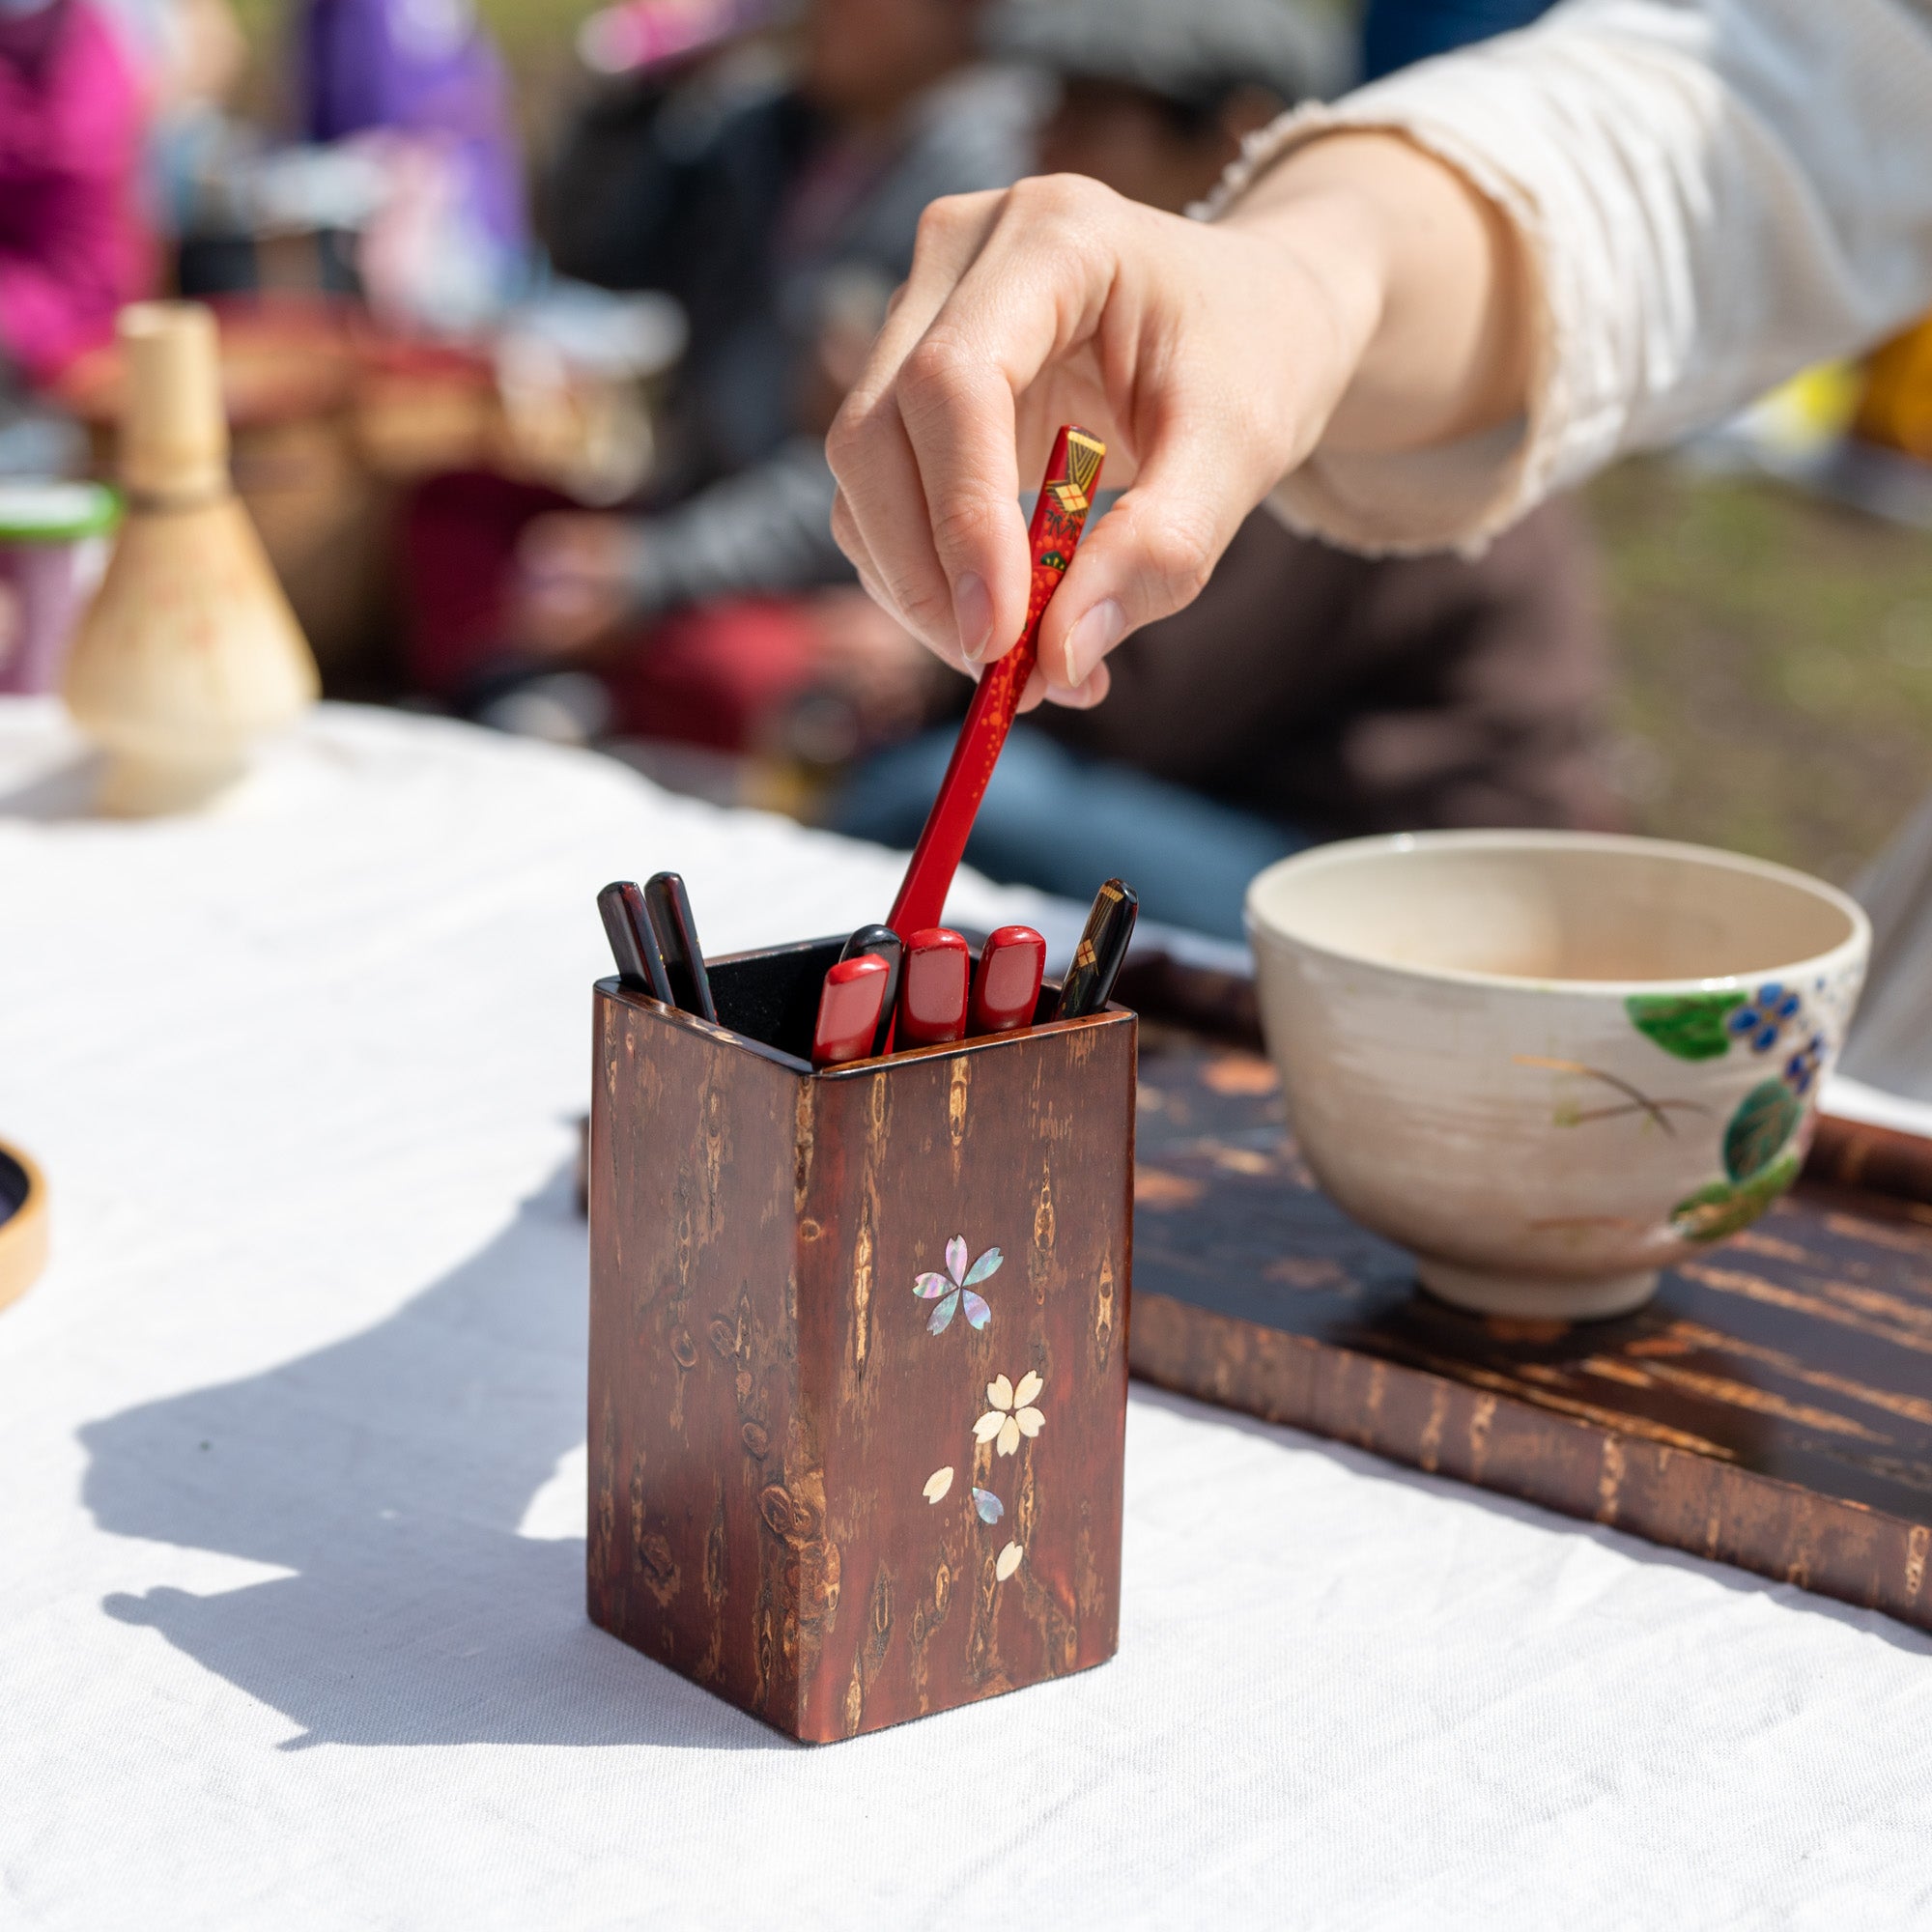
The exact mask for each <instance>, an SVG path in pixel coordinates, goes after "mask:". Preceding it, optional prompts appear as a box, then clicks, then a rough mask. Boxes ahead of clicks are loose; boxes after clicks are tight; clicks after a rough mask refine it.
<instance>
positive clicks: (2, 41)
mask: <svg viewBox="0 0 1932 1932" xmlns="http://www.w3.org/2000/svg"><path fill="white" fill-rule="evenodd" d="M140 163H141V109H140V97H139V92H138V88H137V84H136V81H135V77H134V74H133V72H132V71H131V70H130V68H129V66H128V60H127V57H126V55H125V54H124V52H123V51H122V47H121V44H120V42H119V39H118V37H117V35H116V33H115V30H114V29H113V28H112V27H111V26H110V25H109V23H108V22H107V20H106V19H105V18H103V16H102V15H101V14H99V13H97V12H96V11H95V9H94V8H93V6H92V5H90V4H89V0H0V396H4V397H7V398H10V399H11V405H12V406H13V407H17V406H18V404H19V402H20V399H21V397H22V396H23V394H24V393H25V392H26V391H27V390H29V389H31V388H34V387H39V386H43V385H45V384H48V383H51V382H52V381H53V380H54V379H55V378H56V377H57V376H58V375H59V374H60V373H61V371H62V370H63V369H65V368H66V367H67V366H68V364H69V363H71V362H72V361H73V360H74V359H75V358H76V357H77V356H78V355H80V354H81V353H82V352H83V351H85V350H88V349H92V348H94V347H96V346H97V345H98V344H99V343H102V342H105V341H107V340H108V339H109V338H110V337H111V336H112V335H113V332H114V315H115V311H116V310H117V309H118V308H120V306H121V305H122V303H124V302H126V301H129V300H131V299H133V298H135V297H136V296H138V295H140V294H142V293H143V292H144V290H145V288H146V286H147V282H148V277H149V274H150V272H151V263H152V255H153V251H152V248H151V246H150V244H149V241H148V238H147V235H146V233H145V231H144V229H143V226H142V223H141V220H140V215H139V190H140ZM8 407H9V403H8V402H0V411H4V410H6V409H7V408H8Z"/></svg>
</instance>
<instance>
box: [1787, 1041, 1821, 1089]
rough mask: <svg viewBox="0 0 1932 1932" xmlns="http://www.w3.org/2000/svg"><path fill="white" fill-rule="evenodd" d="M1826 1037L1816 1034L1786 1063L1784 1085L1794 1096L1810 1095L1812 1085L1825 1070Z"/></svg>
mask: <svg viewBox="0 0 1932 1932" xmlns="http://www.w3.org/2000/svg"><path fill="white" fill-rule="evenodd" d="M1824 1065H1825V1036H1824V1035H1823V1034H1822V1033H1814V1034H1813V1035H1812V1036H1811V1037H1810V1038H1809V1039H1807V1040H1806V1041H1805V1042H1804V1045H1803V1046H1801V1047H1800V1048H1799V1049H1798V1051H1797V1052H1796V1053H1794V1054H1793V1055H1792V1056H1791V1058H1790V1059H1789V1060H1787V1061H1786V1062H1785V1063H1784V1084H1785V1085H1786V1086H1787V1087H1789V1088H1790V1089H1791V1091H1792V1092H1793V1093H1794V1094H1799V1095H1800V1096H1803V1095H1804V1094H1808V1093H1810V1091H1811V1087H1812V1083H1813V1082H1814V1081H1816V1079H1817V1078H1818V1075H1819V1074H1820V1073H1821V1072H1822V1071H1823V1070H1824Z"/></svg>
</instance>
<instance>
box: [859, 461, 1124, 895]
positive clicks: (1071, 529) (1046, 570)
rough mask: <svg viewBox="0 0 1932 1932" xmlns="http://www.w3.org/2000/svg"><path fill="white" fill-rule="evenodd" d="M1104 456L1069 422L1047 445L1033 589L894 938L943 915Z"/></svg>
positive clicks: (987, 676) (918, 859) (1030, 539)
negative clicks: (1049, 451)
mask: <svg viewBox="0 0 1932 1932" xmlns="http://www.w3.org/2000/svg"><path fill="white" fill-rule="evenodd" d="M1106 454H1107V445H1106V444H1105V443H1104V442H1102V441H1101V440H1099V438H1098V437H1095V436H1089V435H1088V434H1087V432H1086V431H1085V430H1084V429H1076V428H1075V427H1074V426H1073V425H1072V424H1071V423H1067V424H1065V425H1064V426H1063V427H1062V429H1061V431H1060V434H1059V435H1058V436H1056V437H1055V438H1054V440H1053V454H1052V456H1050V457H1049V458H1048V459H1047V465H1046V476H1045V479H1044V481H1043V482H1042V483H1041V484H1040V489H1039V501H1038V502H1037V504H1035V505H1034V512H1033V526H1032V528H1031V529H1030V530H1029V531H1028V532H1027V545H1028V548H1029V549H1030V550H1031V552H1032V554H1033V588H1032V590H1031V592H1030V593H1029V595H1028V597H1027V614H1026V623H1025V624H1024V625H1023V626H1022V627H1021V630H1020V639H1019V642H1018V643H1016V644H1015V645H1014V646H1013V647H1012V649H1011V650H1009V652H1008V653H1007V654H1006V656H1005V657H1003V658H1002V659H1001V660H1000V661H999V663H998V664H995V665H989V666H988V667H987V668H986V670H985V672H984V674H983V675H982V676H981V677H980V688H979V689H978V690H977V691H976V692H974V694H973V702H972V703H971V704H970V705H969V706H968V707H967V710H966V722H965V723H964V724H963V725H960V727H959V739H958V742H957V743H956V744H955V745H954V746H953V748H952V763H950V764H949V765H948V766H947V767H946V776H945V778H944V779H942V780H941V781H940V785H939V796H938V797H937V798H935V799H934V800H933V802H932V810H931V811H930V812H929V813H928V814H927V815H926V820H925V829H924V831H923V832H922V833H921V834H920V835H919V843H918V844H917V845H915V846H914V847H913V854H912V863H911V864H910V865H908V866H907V867H906V875H905V879H904V881H903V882H902V883H901V885H900V886H899V895H898V897H897V898H895V900H894V901H893V910H892V916H891V917H890V918H889V919H888V920H887V921H886V923H887V924H888V925H890V926H891V927H892V929H893V930H894V931H895V932H905V933H910V932H916V931H918V930H919V929H920V928H922V927H923V926H933V925H937V924H938V923H940V920H941V918H942V916H943V915H944V913H945V911H946V895H947V893H948V891H949V890H950V889H951V887H952V875H953V873H954V872H956V871H957V870H958V869H959V861H960V858H961V856H962V855H963V854H964V852H965V850H966V839H967V837H968V835H969V834H970V833H971V832H972V830H973V820H974V817H975V816H976V814H977V813H978V812H979V810H980V800H981V799H982V798H984V797H985V795H986V785H987V783H988V781H990V780H991V778H992V776H993V766H994V764H995V762H996V761H997V760H998V758H999V755H1000V748H1001V746H1003V745H1004V744H1005V743H1006V742H1007V733H1008V731H1009V730H1010V729H1011V728H1012V723H1013V713H1014V712H1015V711H1017V710H1018V709H1019V702H1020V694H1021V693H1022V692H1023V691H1024V690H1025V689H1026V681H1027V679H1028V677H1029V676H1030V675H1031V674H1032V672H1033V668H1034V663H1035V660H1036V659H1037V657H1038V655H1039V620H1040V618H1041V617H1043V616H1044V615H1045V614H1046V607H1047V605H1048V603H1049V602H1051V600H1052V597H1053V593H1054V592H1055V591H1056V590H1057V589H1059V587H1060V580H1061V579H1062V578H1063V577H1065V575H1066V566H1067V565H1068V564H1069V563H1071V562H1072V561H1073V547H1074V545H1075V544H1077V543H1078V542H1079V541H1080V532H1081V531H1082V530H1083V529H1084V528H1085V527H1086V526H1087V511H1088V509H1089V507H1090V506H1091V505H1092V503H1093V500H1094V489H1095V487H1096V486H1097V485H1098V483H1099V481H1100V464H1101V460H1102V459H1103V458H1104V457H1105V456H1106Z"/></svg>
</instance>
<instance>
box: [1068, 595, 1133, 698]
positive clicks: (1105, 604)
mask: <svg viewBox="0 0 1932 1932" xmlns="http://www.w3.org/2000/svg"><path fill="white" fill-rule="evenodd" d="M1126 634H1127V613H1126V612H1125V611H1122V609H1121V607H1120V606H1119V605H1118V604H1117V603H1116V602H1115V601H1114V600H1113V599H1112V598H1111V597H1105V598H1102V599H1101V601H1100V602H1099V603H1097V604H1096V605H1094V608H1093V609H1092V610H1091V611H1088V612H1087V613H1086V615H1085V616H1083V617H1082V618H1081V619H1080V621H1079V622H1078V623H1077V624H1075V625H1074V627H1073V628H1072V630H1070V631H1069V632H1068V633H1067V634H1066V682H1067V683H1068V684H1069V685H1072V686H1075V687H1077V686H1080V685H1083V684H1085V683H1086V682H1087V680H1088V678H1090V677H1091V676H1092V675H1093V674H1094V666H1095V665H1097V664H1098V663H1099V662H1100V660H1101V659H1102V658H1104V657H1105V656H1106V655H1107V653H1108V652H1109V651H1111V650H1112V649H1113V648H1114V646H1115V645H1116V644H1118V643H1119V642H1120V641H1121V639H1122V638H1123V637H1125V636H1126Z"/></svg>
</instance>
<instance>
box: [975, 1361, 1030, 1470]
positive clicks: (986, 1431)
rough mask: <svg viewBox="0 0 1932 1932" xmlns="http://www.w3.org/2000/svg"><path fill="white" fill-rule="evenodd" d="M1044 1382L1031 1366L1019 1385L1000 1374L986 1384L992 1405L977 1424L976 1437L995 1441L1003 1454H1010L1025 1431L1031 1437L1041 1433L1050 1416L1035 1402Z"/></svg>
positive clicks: (985, 1440) (995, 1445)
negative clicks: (1035, 1405)
mask: <svg viewBox="0 0 1932 1932" xmlns="http://www.w3.org/2000/svg"><path fill="white" fill-rule="evenodd" d="M1041 1386H1042V1383H1041V1381H1040V1378H1039V1377H1038V1376H1037V1375H1036V1374H1034V1372H1033V1371H1032V1370H1031V1369H1029V1370H1028V1371H1027V1373H1026V1374H1025V1375H1023V1376H1022V1377H1021V1378H1020V1384H1019V1387H1018V1388H1015V1387H1014V1386H1013V1385H1012V1383H1011V1382H1009V1380H1008V1379H1007V1378H1006V1377H1005V1376H996V1377H995V1378H993V1379H992V1380H991V1381H989V1382H988V1383H987V1384H986V1400H987V1401H988V1402H989V1403H991V1404H992V1406H991V1407H990V1408H989V1409H987V1411H986V1412H985V1414H984V1415H982V1416H981V1417H980V1419H979V1421H978V1422H976V1423H975V1424H974V1425H973V1435H974V1437H975V1439H976V1440H978V1441H980V1442H991V1443H992V1444H993V1446H994V1448H995V1449H997V1450H998V1451H999V1453H1000V1454H1001V1455H1002V1456H1010V1455H1011V1454H1012V1453H1013V1452H1014V1451H1015V1450H1016V1449H1017V1448H1018V1447H1019V1446H1020V1437H1021V1436H1022V1435H1024V1436H1026V1437H1027V1438H1028V1439H1029V1440H1030V1439H1031V1438H1032V1437H1034V1436H1036V1435H1038V1434H1039V1432H1040V1431H1041V1430H1042V1429H1044V1428H1045V1427H1046V1417H1045V1416H1043V1415H1042V1414H1041V1413H1040V1412H1039V1410H1038V1409H1037V1408H1035V1407H1033V1406H1031V1405H1032V1403H1033V1399H1034V1398H1035V1397H1036V1396H1037V1395H1038V1393H1039V1392H1040V1388H1041Z"/></svg>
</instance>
